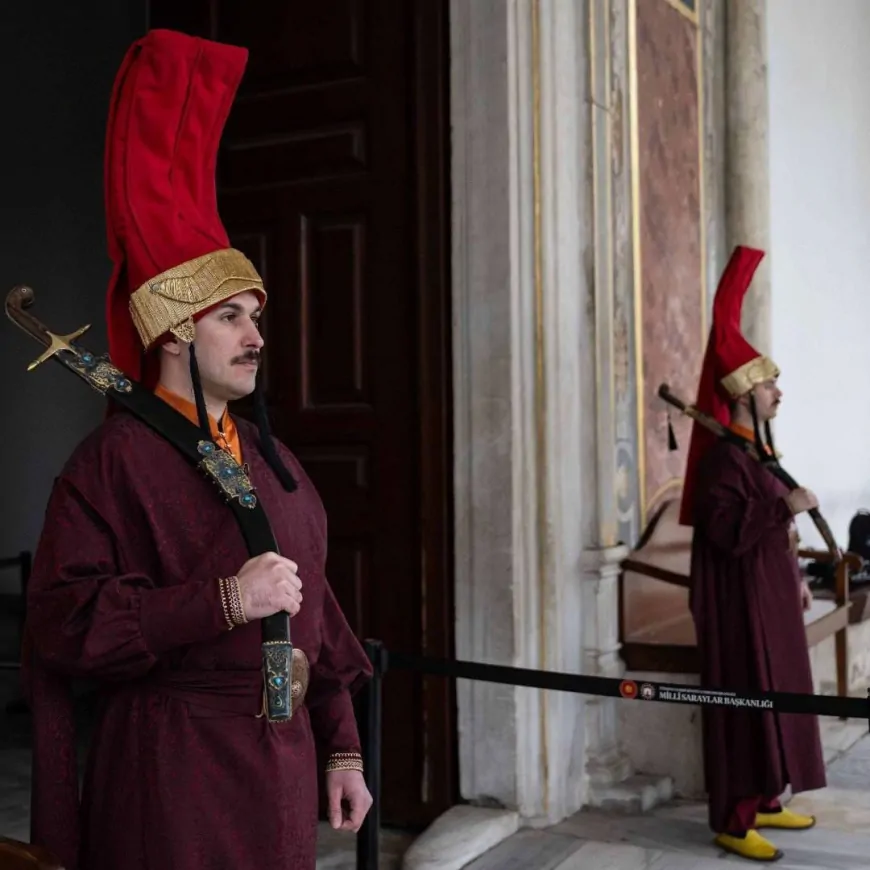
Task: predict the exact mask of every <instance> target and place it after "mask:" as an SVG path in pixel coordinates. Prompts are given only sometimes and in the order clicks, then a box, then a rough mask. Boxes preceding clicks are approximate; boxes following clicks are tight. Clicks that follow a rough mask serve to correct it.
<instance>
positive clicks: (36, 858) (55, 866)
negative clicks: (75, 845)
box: [0, 837, 64, 870]
mask: <svg viewBox="0 0 870 870" xmlns="http://www.w3.org/2000/svg"><path fill="white" fill-rule="evenodd" d="M0 870H64V868H63V865H62V864H61V863H60V862H59V861H58V860H57V858H55V857H54V855H52V854H51V853H50V852H47V851H46V850H45V849H42V848H40V847H39V846H31V845H30V844H29V843H21V842H19V841H18V840H10V839H9V838H7V837H0Z"/></svg>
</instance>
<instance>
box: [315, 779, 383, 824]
mask: <svg viewBox="0 0 870 870" xmlns="http://www.w3.org/2000/svg"><path fill="white" fill-rule="evenodd" d="M326 794H327V797H328V798H329V824H330V825H332V827H333V828H334V829H335V830H336V831H353V832H354V833H356V832H357V831H358V830H359V829H360V828H361V827H362V823H363V820H364V819H365V817H366V813H367V812H368V811H369V809H370V808H371V805H372V796H371V795H370V794H369V790H368V789H367V788H366V781H365V779H364V778H363V775H362V773H360V771H358V770H331V771H329V773H327V774H326ZM344 802H347V804H348V806H349V808H350V809H349V811H348V809H346V808H345V807H344V805H343V804H344Z"/></svg>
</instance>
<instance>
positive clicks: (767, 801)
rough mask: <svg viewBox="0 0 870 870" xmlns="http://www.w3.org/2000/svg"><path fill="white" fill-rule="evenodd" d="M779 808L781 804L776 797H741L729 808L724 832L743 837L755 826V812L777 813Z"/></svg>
mask: <svg viewBox="0 0 870 870" xmlns="http://www.w3.org/2000/svg"><path fill="white" fill-rule="evenodd" d="M781 809H782V805H781V804H780V802H779V801H778V800H777V799H776V798H764V797H761V796H758V797H750V798H741V799H740V800H738V801H735V802H734V805H733V806H732V808H731V813H730V815H729V816H728V830H727V831H725V833H727V834H731V836H733V837H745V836H746V832H747V831H749V830H751V829H752V828H754V827H755V815H756V813H760V812H761V813H778V812H779V811H780V810H781Z"/></svg>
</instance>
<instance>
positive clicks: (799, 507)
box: [785, 486, 819, 516]
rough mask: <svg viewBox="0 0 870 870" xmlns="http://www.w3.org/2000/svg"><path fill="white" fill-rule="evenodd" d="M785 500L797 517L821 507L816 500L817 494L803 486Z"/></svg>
mask: <svg viewBox="0 0 870 870" xmlns="http://www.w3.org/2000/svg"><path fill="white" fill-rule="evenodd" d="M785 500H786V502H787V503H788V506H789V507H790V508H791V512H792V513H793V514H794V515H795V516H797V515H798V514H801V513H803V512H804V511H810V510H812V509H813V508H817V507H818V506H819V500H818V499H817V498H816V494H815V493H814V492H811V491H810V490H808V489H806V488H805V487H803V486H801V487H798V488H797V489H793V490H792V491H791V492H790V493H789V494H788V495H787V496H786V497H785Z"/></svg>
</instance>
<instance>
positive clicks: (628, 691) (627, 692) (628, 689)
mask: <svg viewBox="0 0 870 870" xmlns="http://www.w3.org/2000/svg"><path fill="white" fill-rule="evenodd" d="M619 694H620V695H622V697H623V698H636V697H637V683H635V682H634V680H623V681H622V682H621V683H620V684H619Z"/></svg>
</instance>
